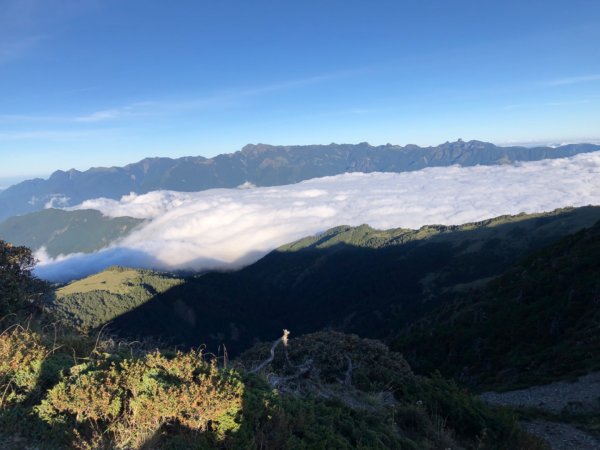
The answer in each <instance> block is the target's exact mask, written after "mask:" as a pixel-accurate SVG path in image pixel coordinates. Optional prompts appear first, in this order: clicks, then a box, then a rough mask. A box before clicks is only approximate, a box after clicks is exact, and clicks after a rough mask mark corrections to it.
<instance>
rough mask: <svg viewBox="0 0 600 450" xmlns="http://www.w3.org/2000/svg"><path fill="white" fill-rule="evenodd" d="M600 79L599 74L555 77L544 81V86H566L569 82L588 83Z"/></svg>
mask: <svg viewBox="0 0 600 450" xmlns="http://www.w3.org/2000/svg"><path fill="white" fill-rule="evenodd" d="M592 81H600V74H591V75H580V76H575V77H566V78H557V79H555V80H549V81H545V82H544V83H543V84H544V85H545V86H566V85H570V84H579V83H589V82H592Z"/></svg>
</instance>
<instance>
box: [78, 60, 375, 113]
mask: <svg viewBox="0 0 600 450" xmlns="http://www.w3.org/2000/svg"><path fill="white" fill-rule="evenodd" d="M362 73H365V71H364V70H353V71H343V72H335V73H329V74H323V75H315V76H312V77H306V78H300V79H296V80H288V81H283V82H278V83H272V84H268V85H263V86H257V87H251V88H245V89H227V90H223V91H220V92H217V93H215V94H213V95H208V96H205V97H196V98H190V99H186V100H155V101H146V102H136V103H132V104H130V105H124V106H120V107H115V108H109V109H104V110H99V111H95V112H92V113H90V114H86V115H82V116H79V117H76V118H75V121H77V122H102V121H109V120H117V119H123V118H128V117H133V116H149V115H162V114H178V113H183V112H189V111H206V110H211V109H221V108H228V107H232V106H236V105H238V104H239V103H240V102H241V101H243V100H244V99H248V98H252V97H260V96H263V95H268V94H271V93H275V92H281V91H287V90H292V89H299V88H302V87H305V86H310V85H314V84H320V83H325V82H329V81H335V80H339V79H342V78H347V77H351V76H357V75H360V74H362Z"/></svg>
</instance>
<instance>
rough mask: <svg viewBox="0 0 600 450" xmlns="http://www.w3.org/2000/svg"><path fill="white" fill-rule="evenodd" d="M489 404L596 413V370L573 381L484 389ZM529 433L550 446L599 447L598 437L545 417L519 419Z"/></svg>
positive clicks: (559, 449)
mask: <svg viewBox="0 0 600 450" xmlns="http://www.w3.org/2000/svg"><path fill="white" fill-rule="evenodd" d="M481 398H482V399H483V400H485V401H486V402H488V403H490V404H493V405H500V406H510V407H513V408H535V409H538V410H541V411H545V412H548V413H551V414H557V415H558V414H561V413H565V414H580V413H594V412H597V413H598V414H600V372H597V373H593V374H590V375H586V376H583V377H580V378H579V379H577V380H576V381H573V382H569V381H559V382H556V383H551V384H545V385H541V386H532V387H530V388H527V389H519V390H516V391H509V392H485V393H483V394H481ZM521 424H522V425H523V428H525V429H526V430H527V431H528V432H530V433H531V434H534V435H536V436H539V437H541V438H543V439H545V440H546V441H547V442H548V443H549V444H550V446H551V447H552V450H600V439H598V438H597V437H595V436H592V435H591V434H589V433H586V432H585V431H582V430H580V429H578V428H576V427H574V426H573V425H569V424H567V423H561V422H549V421H545V420H534V421H527V422H525V421H523V422H521Z"/></svg>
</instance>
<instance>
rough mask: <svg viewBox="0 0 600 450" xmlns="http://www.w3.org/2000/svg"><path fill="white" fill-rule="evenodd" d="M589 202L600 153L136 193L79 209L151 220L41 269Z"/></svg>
mask: <svg viewBox="0 0 600 450" xmlns="http://www.w3.org/2000/svg"><path fill="white" fill-rule="evenodd" d="M588 204H600V152H596V153H589V154H582V155H578V156H575V157H572V158H565V159H553V160H543V161H537V162H531V163H523V164H518V165H502V166H476V167H468V168H462V167H458V166H453V167H441V168H429V169H424V170H421V171H417V172H406V173H398V174H397V173H369V174H365V173H352V174H344V175H338V176H333V177H325V178H318V179H313V180H308V181H305V182H302V183H298V184H294V185H288V186H279V187H263V188H251V189H213V190H208V191H202V192H195V193H181V192H172V191H157V192H151V193H148V194H145V195H135V194H132V195H129V196H126V197H123V198H122V199H121V200H120V201H115V200H108V199H96V200H91V201H87V202H85V203H83V204H82V205H80V206H79V208H96V209H99V210H100V211H102V212H103V213H104V214H105V215H108V216H121V215H130V216H134V217H138V218H143V219H148V223H147V224H145V225H143V226H142V227H141V228H139V229H137V230H136V231H135V232H134V233H133V234H131V235H129V236H128V237H127V238H125V239H124V240H122V241H120V242H118V243H117V244H115V245H113V246H112V247H111V248H109V249H105V250H102V251H99V252H97V253H95V254H91V255H71V256H67V257H63V258H60V259H58V260H49V259H45V260H44V261H43V262H42V263H41V264H40V265H39V266H38V268H37V274H38V275H39V276H41V277H44V278H48V279H52V280H61V279H65V278H71V277H74V276H83V275H87V274H90V273H94V272H96V271H98V270H100V269H102V268H105V267H107V266H108V265H110V264H122V265H130V266H131V265H133V266H140V267H152V268H157V269H166V270H174V269H191V270H206V269H214V268H232V267H240V266H242V265H244V264H249V263H251V262H253V261H255V260H257V259H258V258H259V257H261V256H262V255H264V254H266V253H267V252H269V251H270V250H272V249H274V248H276V247H278V246H280V245H282V244H284V243H286V242H290V241H293V240H295V239H298V238H301V237H303V236H307V235H311V234H314V233H317V232H319V231H323V230H325V229H327V228H330V227H333V226H337V225H342V224H347V225H359V224H362V223H368V224H370V225H371V226H373V227H375V228H380V229H387V228H395V227H407V228H418V227H420V226H422V225H425V224H461V223H465V222H471V221H477V220H483V219H486V218H490V217H494V216H498V215H502V214H517V213H520V212H527V213H534V212H540V211H550V210H553V209H555V208H558V207H564V206H581V205H588Z"/></svg>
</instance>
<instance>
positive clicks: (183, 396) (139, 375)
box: [36, 351, 244, 449]
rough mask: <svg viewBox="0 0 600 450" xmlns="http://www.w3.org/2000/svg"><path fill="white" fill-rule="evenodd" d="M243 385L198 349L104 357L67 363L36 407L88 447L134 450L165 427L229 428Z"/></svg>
mask: <svg viewBox="0 0 600 450" xmlns="http://www.w3.org/2000/svg"><path fill="white" fill-rule="evenodd" d="M243 392H244V386H243V383H242V382H241V379H240V377H239V375H238V374H236V373H234V372H231V371H225V370H219V369H218V368H217V367H216V365H215V364H214V363H209V362H206V361H205V359H204V357H203V355H202V353H201V352H198V351H190V352H188V353H177V354H176V355H174V356H173V357H166V356H165V355H163V354H161V353H159V352H153V353H149V354H147V355H145V356H144V357H142V358H138V359H117V360H114V358H111V357H106V358H101V359H99V360H96V361H93V362H89V363H85V364H80V365H77V366H74V367H72V368H71V371H70V374H69V375H68V376H67V377H65V378H63V379H62V380H61V381H60V382H59V383H58V384H57V385H56V386H54V387H53V388H52V389H50V390H49V391H48V393H47V395H46V397H45V398H44V400H43V401H42V403H41V405H40V406H39V407H37V408H36V411H37V413H38V415H39V417H40V418H41V419H42V420H43V421H45V422H47V423H49V424H50V425H61V426H64V425H67V426H68V427H69V428H72V430H73V436H74V437H75V438H76V440H77V441H78V443H79V445H80V446H83V447H86V448H99V447H100V448H118V449H126V448H140V447H141V446H142V445H143V444H144V443H146V442H148V441H150V440H151V439H153V438H154V437H155V435H156V434H157V433H159V432H160V431H161V430H162V429H163V428H164V427H165V426H182V427H185V428H187V429H188V430H192V431H209V432H211V433H213V434H214V435H215V436H216V437H221V438H222V437H224V435H225V433H230V432H232V431H235V429H236V428H237V426H238V425H237V423H236V422H235V417H236V415H237V414H238V411H239V410H240V407H241V399H242V395H243Z"/></svg>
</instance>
